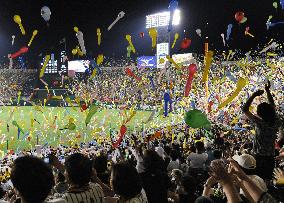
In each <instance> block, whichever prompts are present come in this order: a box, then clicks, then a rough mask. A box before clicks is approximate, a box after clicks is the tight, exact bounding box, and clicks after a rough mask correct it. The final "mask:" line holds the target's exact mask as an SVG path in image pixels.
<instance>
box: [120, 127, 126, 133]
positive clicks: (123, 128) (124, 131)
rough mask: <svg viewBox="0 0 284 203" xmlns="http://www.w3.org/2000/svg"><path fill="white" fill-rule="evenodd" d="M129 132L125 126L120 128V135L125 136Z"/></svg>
mask: <svg viewBox="0 0 284 203" xmlns="http://www.w3.org/2000/svg"><path fill="white" fill-rule="evenodd" d="M126 131H127V127H126V126H125V125H122V126H121V127H120V135H124V134H125V133H126Z"/></svg>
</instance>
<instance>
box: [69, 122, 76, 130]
mask: <svg viewBox="0 0 284 203" xmlns="http://www.w3.org/2000/svg"><path fill="white" fill-rule="evenodd" d="M75 129H76V125H75V123H69V124H68V130H75Z"/></svg>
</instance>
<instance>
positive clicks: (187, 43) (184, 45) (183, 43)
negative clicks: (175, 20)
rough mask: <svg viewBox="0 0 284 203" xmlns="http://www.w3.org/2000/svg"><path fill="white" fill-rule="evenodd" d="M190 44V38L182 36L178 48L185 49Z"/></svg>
mask: <svg viewBox="0 0 284 203" xmlns="http://www.w3.org/2000/svg"><path fill="white" fill-rule="evenodd" d="M190 45H191V40H190V39H188V38H184V39H183V40H182V42H181V45H180V48H182V49H187V48H188V47H189V46H190Z"/></svg>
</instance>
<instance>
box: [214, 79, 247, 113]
mask: <svg viewBox="0 0 284 203" xmlns="http://www.w3.org/2000/svg"><path fill="white" fill-rule="evenodd" d="M246 84H247V79H245V78H240V79H239V80H238V82H237V88H236V90H235V91H234V92H233V93H232V94H231V96H230V97H228V98H227V99H226V100H225V101H224V102H223V103H221V104H220V105H219V106H218V109H222V108H223V107H225V106H227V105H228V104H229V103H231V102H232V101H233V100H234V99H235V97H237V96H238V95H239V93H240V92H241V91H242V89H243V88H244V87H245V86H246Z"/></svg>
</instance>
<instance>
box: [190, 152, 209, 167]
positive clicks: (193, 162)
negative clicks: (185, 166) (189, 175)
mask: <svg viewBox="0 0 284 203" xmlns="http://www.w3.org/2000/svg"><path fill="white" fill-rule="evenodd" d="M207 159H208V154H206V153H202V154H198V153H195V152H192V153H191V154H189V156H188V158H187V160H188V162H189V167H190V168H204V167H205V162H206V160H207Z"/></svg>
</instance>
